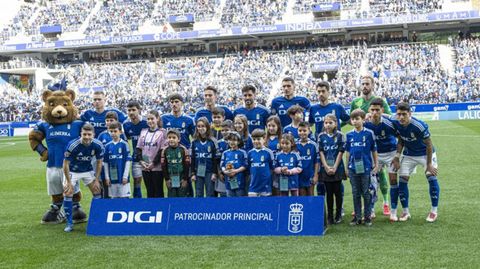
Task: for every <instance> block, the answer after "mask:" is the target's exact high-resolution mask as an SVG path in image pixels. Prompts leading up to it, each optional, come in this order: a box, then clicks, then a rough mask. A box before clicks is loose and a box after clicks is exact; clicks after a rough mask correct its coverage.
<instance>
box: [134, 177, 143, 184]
mask: <svg viewBox="0 0 480 269" xmlns="http://www.w3.org/2000/svg"><path fill="white" fill-rule="evenodd" d="M133 182H135V184H140V183H142V178H141V177H137V178H134V179H133Z"/></svg>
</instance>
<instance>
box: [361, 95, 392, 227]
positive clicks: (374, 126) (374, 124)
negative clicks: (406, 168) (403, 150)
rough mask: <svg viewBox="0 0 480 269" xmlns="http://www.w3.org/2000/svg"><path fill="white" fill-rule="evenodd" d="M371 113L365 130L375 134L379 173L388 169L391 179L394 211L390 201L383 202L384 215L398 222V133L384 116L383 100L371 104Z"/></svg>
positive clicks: (376, 99)
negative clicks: (396, 170)
mask: <svg viewBox="0 0 480 269" xmlns="http://www.w3.org/2000/svg"><path fill="white" fill-rule="evenodd" d="M369 112H370V116H371V118H370V120H369V121H367V122H365V128H367V129H370V130H372V131H373V133H374V134H375V142H376V143H377V152H378V167H379V171H381V170H382V169H383V168H384V167H386V168H387V169H388V176H389V179H390V200H391V204H392V211H391V212H388V211H390V210H389V205H388V201H383V209H384V210H383V211H384V215H386V216H388V215H390V220H391V221H397V220H398V219H397V200H398V183H397V173H396V172H395V171H394V170H393V166H392V165H391V163H392V161H393V158H394V157H395V153H396V151H397V137H396V131H395V128H394V127H393V123H392V121H391V120H390V118H389V117H387V116H386V115H382V114H383V113H384V112H385V110H384V108H383V100H382V99H381V98H375V99H374V100H373V101H372V102H371V103H370V108H369ZM372 205H373V204H372ZM373 214H375V211H374V208H372V215H373Z"/></svg>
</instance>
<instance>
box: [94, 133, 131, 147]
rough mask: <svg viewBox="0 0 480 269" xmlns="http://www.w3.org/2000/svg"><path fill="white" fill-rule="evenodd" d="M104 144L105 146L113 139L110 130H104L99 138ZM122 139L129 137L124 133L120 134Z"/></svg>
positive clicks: (125, 139)
mask: <svg viewBox="0 0 480 269" xmlns="http://www.w3.org/2000/svg"><path fill="white" fill-rule="evenodd" d="M97 139H98V140H99V141H100V142H102V144H103V145H104V146H105V145H106V144H108V143H109V142H110V141H112V137H111V136H110V133H109V132H108V130H105V131H103V132H102V133H101V134H100V135H99V136H98V138H97ZM120 139H122V140H124V141H127V138H126V137H125V135H124V134H121V135H120Z"/></svg>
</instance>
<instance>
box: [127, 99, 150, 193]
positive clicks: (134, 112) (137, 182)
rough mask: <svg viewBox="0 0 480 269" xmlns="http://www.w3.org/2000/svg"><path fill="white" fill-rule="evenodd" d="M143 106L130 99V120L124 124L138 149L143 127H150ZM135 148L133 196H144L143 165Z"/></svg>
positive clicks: (128, 109) (133, 154)
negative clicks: (143, 116)
mask: <svg viewBox="0 0 480 269" xmlns="http://www.w3.org/2000/svg"><path fill="white" fill-rule="evenodd" d="M141 111H142V107H141V106H140V103H139V102H137V101H130V102H129V103H128V104H127V113H128V121H126V122H125V123H124V124H123V130H124V132H125V136H126V138H127V139H131V140H132V148H133V149H136V148H137V144H138V138H139V137H140V133H141V132H142V130H143V129H148V128H149V127H148V124H147V121H146V120H144V119H142V116H141V115H140V114H141ZM134 156H135V150H133V151H132V158H133V162H132V177H133V198H142V165H141V164H140V162H139V161H140V160H137V159H135V158H134Z"/></svg>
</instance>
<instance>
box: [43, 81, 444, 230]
mask: <svg viewBox="0 0 480 269" xmlns="http://www.w3.org/2000/svg"><path fill="white" fill-rule="evenodd" d="M373 87H374V85H373V79H372V78H371V77H364V78H363V79H362V96H361V97H359V98H357V99H355V100H354V102H353V104H352V113H351V114H350V115H348V114H347V113H346V112H345V109H344V108H343V107H342V106H341V105H339V104H335V103H329V100H328V99H329V98H328V97H329V90H330V89H329V85H328V83H326V82H320V83H318V85H317V87H316V90H317V93H318V96H319V99H320V102H319V104H316V105H313V106H310V102H309V101H308V100H307V99H306V98H304V97H299V96H294V92H295V83H294V81H293V80H292V79H290V78H285V79H284V80H283V82H282V89H283V91H284V96H282V97H277V98H275V99H274V100H273V101H272V105H271V108H270V111H268V109H266V108H265V107H263V106H260V105H257V104H256V103H255V88H254V87H252V86H246V87H244V88H243V90H242V92H243V96H244V103H245V107H241V108H239V109H237V110H235V111H234V112H233V113H232V112H231V111H229V110H228V109H227V108H224V107H220V106H216V105H215V97H216V89H215V88H212V87H207V88H206V89H205V91H204V97H205V108H204V109H200V110H198V111H197V113H196V115H195V118H194V119H192V118H191V117H189V116H186V115H184V114H183V111H182V106H183V98H182V96H180V95H177V94H173V95H171V96H170V97H169V103H170V105H171V109H172V113H171V114H166V115H162V116H161V117H160V115H159V114H158V112H157V111H149V112H148V114H147V119H146V120H143V119H142V118H141V116H140V109H141V107H140V104H138V103H137V102H130V103H129V104H128V107H127V111H128V117H129V120H127V121H125V118H126V117H125V116H124V115H123V113H121V112H120V111H118V110H113V109H110V110H107V109H105V108H104V101H105V95H104V93H102V92H97V93H95V94H94V106H95V108H96V111H94V110H88V111H86V112H84V113H83V114H82V116H81V119H82V121H78V122H74V123H72V124H71V126H70V125H69V126H66V127H65V128H66V129H68V130H69V131H70V132H76V133H77V136H73V138H75V137H78V134H79V133H80V129H81V137H80V138H75V139H74V140H73V141H69V144H68V146H67V147H65V146H64V147H63V149H61V148H59V149H58V150H52V149H53V148H52V145H49V135H50V138H53V137H54V136H55V135H61V134H62V132H61V131H59V130H56V131H55V132H54V133H49V132H50V131H49V128H50V129H52V128H51V127H50V126H48V124H47V123H41V124H39V126H38V127H37V128H36V130H37V131H39V132H43V133H44V134H45V136H46V137H47V146H48V148H49V150H48V155H49V156H50V155H51V154H56V155H57V156H58V157H55V156H53V155H52V156H51V157H52V158H49V159H48V164H47V182H48V183H49V184H48V185H49V194H50V195H52V197H53V195H58V194H59V191H60V194H61V193H62V192H63V194H64V196H65V197H64V199H63V207H64V210H65V213H66V216H67V228H66V230H67V231H70V230H71V229H72V227H73V223H72V196H73V194H74V193H77V192H78V191H79V188H78V181H79V180H83V181H84V183H85V184H86V185H88V186H89V187H90V189H91V190H92V193H93V194H94V198H101V197H102V194H101V192H102V191H101V189H102V187H101V185H103V187H104V190H105V191H108V192H109V194H108V195H110V196H112V197H129V196H130V186H129V183H128V182H129V180H128V178H129V174H130V167H132V176H133V178H134V186H133V187H134V188H133V189H134V192H133V197H141V188H140V187H141V179H142V177H143V179H144V182H145V186H146V189H147V197H163V195H164V194H163V179H165V182H166V186H167V189H168V196H169V197H178V196H191V195H193V190H192V182H194V183H195V196H196V197H203V196H204V194H205V193H206V195H207V196H215V195H224V196H244V195H247V194H248V196H269V195H272V194H273V195H312V194H313V186H315V185H317V192H318V193H319V194H324V193H325V192H326V198H327V212H328V213H327V215H328V221H329V223H331V224H334V223H340V222H341V220H342V216H341V209H342V203H343V194H342V189H343V188H342V186H343V185H342V183H341V182H342V180H343V179H346V178H347V176H348V177H349V178H350V181H351V184H352V194H353V200H354V208H355V210H354V212H355V214H354V218H353V220H352V222H351V224H352V225H356V224H360V223H361V222H362V219H363V220H364V222H365V224H366V225H371V224H372V214H371V213H372V209H373V204H374V200H375V197H372V194H371V189H372V188H373V190H375V189H376V185H377V184H376V183H377V174H378V179H379V181H380V182H379V183H380V185H381V186H380V189H381V190H382V195H383V197H384V209H385V205H387V207H386V209H387V213H390V220H391V221H397V220H402V221H405V220H408V219H409V218H410V214H409V211H408V185H407V183H408V179H409V176H410V174H411V173H412V172H413V170H414V168H415V167H416V166H417V165H418V164H420V165H423V166H424V167H425V168H426V175H427V178H428V181H429V184H430V196H431V200H432V210H431V212H430V213H429V214H428V217H427V221H429V222H433V221H435V220H436V218H437V206H438V195H439V187H438V182H437V178H436V175H437V164H436V157H435V153H434V149H433V146H432V143H431V140H430V134H429V132H428V126H427V125H426V124H425V123H423V122H421V121H419V120H417V119H415V118H412V117H411V112H410V107H409V105H408V104H406V103H400V104H399V105H398V106H397V112H396V116H395V117H387V116H386V115H383V116H382V114H391V112H390V109H389V107H388V105H387V104H386V102H385V101H384V100H382V99H380V98H375V97H374V96H373V93H372V90H373ZM102 102H103V104H102ZM102 105H103V107H102ZM357 108H358V109H357ZM305 111H306V112H307V115H308V121H304V115H305ZM365 112H369V114H368V116H367V121H365V119H366V113H365ZM230 119H233V122H232V121H231V120H230ZM117 120H118V121H120V122H124V121H125V122H124V124H123V127H122V125H121V124H119V123H118V122H117ZM84 122H89V123H90V124H84ZM347 122H349V123H351V124H352V125H353V127H354V130H353V131H351V132H349V133H347V134H346V136H345V135H343V134H342V133H341V132H340V129H341V126H342V124H345V123H347ZM310 124H312V125H314V127H315V132H314V133H315V135H312V134H310V133H311V128H310ZM82 125H83V127H82ZM282 126H283V128H282ZM162 127H164V128H165V129H164V128H162ZM57 129H58V126H57ZM265 129H266V131H265ZM69 131H64V132H66V133H68V132H69ZM122 132H124V134H125V138H124V139H131V140H132V145H133V148H134V152H133V154H130V152H129V146H128V144H127V142H125V141H122V138H121V136H122V135H123V134H122ZM95 134H96V135H95ZM94 136H96V137H97V138H98V139H93V137H94ZM397 137H398V143H397ZM191 139H192V140H191ZM60 149H61V150H60ZM65 149H66V150H65ZM36 150H37V151H38V152H39V153H41V152H42V149H41V148H36ZM43 150H45V149H43ZM55 151H57V152H55ZM344 153H345V155H346V159H345V160H346V164H345V165H344V164H343V155H344ZM64 157H65V158H64ZM94 158H96V159H97V161H96V162H95V166H96V167H95V169H94V167H93V166H92V159H94ZM131 163H132V165H131ZM102 167H103V170H102ZM383 167H387V168H388V174H389V178H390V196H391V197H390V203H391V209H392V210H391V212H388V211H390V210H389V208H388V199H387V198H386V192H387V191H388V183H386V177H385V175H384V172H382V171H383ZM59 169H60V170H61V169H63V173H62V171H60V173H58V171H57V173H53V172H52V170H59ZM49 170H50V172H49ZM93 171H96V172H93ZM102 171H103V172H102ZM397 172H398V174H399V176H400V180H397ZM54 174H56V175H57V176H52V175H54ZM58 174H60V175H59V176H58ZM62 174H63V175H64V178H63V176H62ZM102 174H103V175H102ZM382 174H383V175H382ZM49 175H50V177H49ZM55 177H57V179H54V178H55ZM55 180H57V181H58V180H60V181H63V180H64V181H65V182H66V184H65V189H64V190H63V186H62V190H58V188H57V187H53V186H54V185H55V186H56V185H58V184H53V181H55ZM385 184H386V185H387V187H386V188H385ZM382 185H383V186H382ZM55 188H57V189H55ZM105 194H106V193H105ZM362 197H363V199H364V201H363V202H364V210H363V216H364V217H363V218H362V208H361V204H362V203H361V198H362ZM399 197H400V201H401V203H402V207H403V213H402V215H401V216H400V219H398V217H397V213H396V209H397V203H398V198H399ZM372 198H373V199H372ZM334 199H335V203H336V212H335V214H334V213H333V204H334V203H333V200H334ZM54 204H55V205H57V206H56V208H55V209H56V210H57V212H58V211H59V209H60V207H61V206H62V203H59V202H58V201H57V202H55V201H54ZM384 213H385V210H384Z"/></svg>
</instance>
